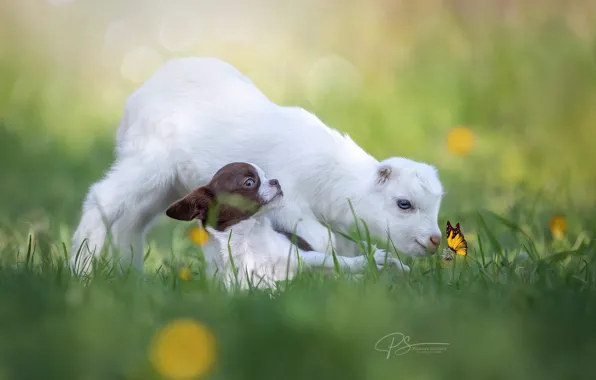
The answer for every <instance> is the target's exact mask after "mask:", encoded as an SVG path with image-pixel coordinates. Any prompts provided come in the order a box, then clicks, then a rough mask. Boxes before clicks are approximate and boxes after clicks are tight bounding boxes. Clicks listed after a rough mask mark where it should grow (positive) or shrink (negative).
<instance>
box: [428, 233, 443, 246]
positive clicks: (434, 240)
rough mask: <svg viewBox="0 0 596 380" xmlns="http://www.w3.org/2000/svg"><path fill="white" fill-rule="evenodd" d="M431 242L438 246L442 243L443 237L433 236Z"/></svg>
mask: <svg viewBox="0 0 596 380" xmlns="http://www.w3.org/2000/svg"><path fill="white" fill-rule="evenodd" d="M429 240H430V242H431V244H432V245H434V246H438V245H439V244H440V243H441V235H432V236H431V237H430V239H429Z"/></svg>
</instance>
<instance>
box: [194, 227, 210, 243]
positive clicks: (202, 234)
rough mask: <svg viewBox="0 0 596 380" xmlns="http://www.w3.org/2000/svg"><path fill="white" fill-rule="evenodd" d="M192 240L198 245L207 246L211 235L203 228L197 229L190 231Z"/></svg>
mask: <svg viewBox="0 0 596 380" xmlns="http://www.w3.org/2000/svg"><path fill="white" fill-rule="evenodd" d="M189 235H190V240H192V241H193V243H195V244H197V245H205V244H207V241H208V240H209V233H208V232H207V231H206V230H205V229H204V228H203V227H195V228H193V229H192V230H190V233H189Z"/></svg>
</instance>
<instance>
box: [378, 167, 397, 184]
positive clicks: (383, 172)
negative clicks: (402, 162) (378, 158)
mask: <svg viewBox="0 0 596 380" xmlns="http://www.w3.org/2000/svg"><path fill="white" fill-rule="evenodd" d="M392 175H393V168H392V167H391V166H389V165H386V164H381V165H379V167H378V169H377V179H376V182H377V183H378V184H383V183H385V182H387V181H388V180H389V179H390V178H391V176H392Z"/></svg>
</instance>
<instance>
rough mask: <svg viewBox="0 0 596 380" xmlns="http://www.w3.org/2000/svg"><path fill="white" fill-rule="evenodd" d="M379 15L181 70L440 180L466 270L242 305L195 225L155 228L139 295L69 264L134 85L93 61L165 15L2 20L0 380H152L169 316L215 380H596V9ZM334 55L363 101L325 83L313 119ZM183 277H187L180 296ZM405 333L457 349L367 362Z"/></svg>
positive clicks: (120, 277) (371, 278) (495, 7)
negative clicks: (250, 92) (558, 233)
mask: <svg viewBox="0 0 596 380" xmlns="http://www.w3.org/2000/svg"><path fill="white" fill-rule="evenodd" d="M132 2H133V0H131V2H130V3H131V4H132ZM108 3H110V4H111V2H106V4H108ZM114 3H115V2H114ZM369 3H370V2H369V1H366V2H359V1H353V2H350V4H351V5H350V6H345V7H344V6H343V5H342V6H341V7H339V6H338V7H329V8H328V9H323V8H321V9H317V10H316V12H315V13H316V17H315V16H312V15H310V13H308V12H306V13H304V12H302V13H301V12H299V11H296V12H290V13H292V14H291V17H288V19H287V20H285V19H284V20H285V21H286V23H285V24H287V29H288V30H289V32H288V31H286V32H287V34H283V33H281V34H280V36H281V37H279V38H280V40H281V41H283V43H280V44H276V43H274V42H271V41H270V40H268V39H267V38H268V37H269V36H273V35H276V33H274V32H271V31H266V32H264V34H262V35H260V38H261V40H259V41H257V42H250V43H249V42H237V43H230V42H225V41H220V40H218V39H216V38H214V39H213V42H212V44H207V43H205V44H202V43H200V44H199V45H197V46H195V47H193V48H189V50H188V51H184V52H183V53H184V54H199V55H217V56H220V57H223V58H225V59H227V60H229V61H231V62H232V63H234V64H235V65H237V66H238V67H240V68H241V69H242V70H243V71H245V72H247V73H250V75H251V77H252V78H253V79H254V81H255V82H256V83H257V85H258V86H259V87H261V88H262V89H263V91H264V92H265V93H266V94H268V95H269V96H271V97H272V98H273V99H274V100H275V101H278V102H280V103H283V104H295V105H300V106H304V107H305V108H307V109H309V110H311V111H313V112H314V113H315V114H316V115H317V116H319V117H320V118H321V119H322V120H323V121H325V122H326V123H327V124H329V125H330V126H332V127H334V128H337V129H339V130H342V131H346V132H349V133H350V135H351V136H352V137H353V138H354V140H355V141H356V142H357V143H359V144H360V145H361V146H362V147H363V148H364V149H366V150H367V151H369V152H371V154H373V155H374V156H375V157H377V158H379V159H383V158H385V157H387V156H390V155H404V156H408V157H411V158H414V159H418V160H424V161H427V162H430V163H432V164H434V165H436V166H437V167H438V169H439V173H440V177H441V179H442V181H443V183H444V187H445V190H446V196H445V199H444V202H443V204H442V208H441V212H440V215H439V223H440V226H441V228H442V229H444V226H445V224H446V221H447V220H450V221H451V222H452V223H456V222H459V223H460V224H461V226H462V230H463V232H464V234H465V236H466V238H467V240H468V242H469V247H470V248H469V254H468V256H467V257H465V258H463V257H458V258H457V260H455V262H451V263H447V264H446V263H443V262H442V261H441V259H440V257H438V255H437V257H432V258H427V259H416V260H414V259H410V258H408V259H407V260H406V261H407V264H408V265H410V266H411V268H412V272H411V273H410V274H408V275H406V276H400V275H398V274H397V273H394V272H391V271H389V272H387V271H382V272H380V273H378V272H377V271H375V270H373V269H370V270H368V271H367V272H366V273H365V274H364V276H363V277H362V278H352V277H350V276H347V275H336V276H331V277H327V278H323V277H322V276H320V275H319V274H318V273H302V274H301V275H300V276H298V278H296V279H294V280H292V281H290V282H288V283H285V284H281V285H280V288H279V289H276V290H273V291H259V290H251V291H249V292H237V291H232V292H226V291H223V290H222V289H221V288H220V287H219V286H217V284H214V283H212V282H211V281H209V279H206V278H204V277H203V276H201V274H200V272H201V270H200V261H201V260H200V251H199V249H198V247H196V246H193V245H192V243H191V242H190V241H189V239H188V237H187V229H188V228H189V225H188V224H186V223H185V224H181V223H176V222H175V221H172V220H167V219H166V218H161V219H160V220H159V221H158V222H157V224H156V226H155V227H154V228H153V229H152V230H151V231H150V233H149V234H148V236H147V241H148V244H147V249H148V251H149V253H148V257H147V262H146V272H145V275H144V276H142V277H141V276H138V275H136V274H131V273H127V274H118V273H116V272H113V271H110V270H109V269H108V268H104V269H102V270H99V271H98V273H96V275H95V276H94V277H93V279H92V280H88V279H77V278H73V277H71V275H70V273H69V272H68V271H67V270H66V269H65V268H64V260H65V257H66V256H67V255H68V254H69V252H68V250H69V247H70V239H71V235H72V232H73V230H74V228H75V227H76V225H77V223H78V218H79V217H80V208H81V203H82V200H83V198H84V196H85V193H86V191H87V189H88V187H89V186H90V185H91V184H92V183H93V182H94V181H96V180H97V179H98V178H100V176H101V175H102V174H103V172H104V171H105V170H106V169H107V168H108V167H109V165H110V163H111V162H112V160H113V147H114V135H115V129H116V126H117V124H118V119H119V117H120V114H121V112H122V107H123V104H124V100H125V97H126V96H127V95H128V94H129V93H130V92H131V91H132V90H133V89H134V88H135V86H136V85H138V83H130V82H127V81H125V80H124V79H123V78H122V77H121V75H120V71H119V69H120V68H119V67H108V68H106V67H105V66H102V64H101V62H102V60H101V57H100V56H101V51H102V49H101V44H98V42H97V41H103V39H104V32H105V28H106V26H107V25H108V24H109V22H111V21H113V19H114V18H115V14H116V12H117V11H118V12H122V15H128V16H129V17H131V18H134V17H137V16H138V17H139V18H138V19H136V21H137V24H138V25H136V27H138V28H139V34H140V35H143V36H145V35H146V36H154V35H157V33H155V31H154V30H151V31H147V30H145V29H142V28H147V29H150V28H151V27H152V25H153V24H152V21H147V22H146V23H145V20H146V19H147V20H152V18H151V17H153V16H155V15H152V13H151V12H152V11H151V10H152V9H153V8H151V6H150V5H143V7H145V6H146V7H147V10H146V14H145V13H142V12H141V13H140V14H139V15H137V13H138V12H136V9H137V8H135V7H134V6H132V5H130V7H131V9H132V8H134V9H135V11H134V12H133V11H127V10H126V7H124V6H123V7H122V9H119V10H117V11H116V10H110V11H105V12H103V11H102V12H98V11H97V9H95V10H94V9H92V8H89V6H90V5H88V4H87V3H86V2H84V1H82V0H80V1H78V2H74V3H73V4H72V5H66V6H64V7H61V8H51V9H50V8H48V9H45V8H44V10H43V12H41V13H39V14H43V16H44V17H42V18H39V17H34V16H35V14H33V13H32V12H31V11H30V10H29V11H24V13H18V12H17V11H16V9H21V8H19V6H21V5H22V4H24V3H19V2H16V1H14V2H12V3H11V4H12V5H14V7H12V8H11V10H10V11H9V10H7V11H6V12H4V11H3V12H0V18H2V20H1V22H0V178H1V179H2V181H1V182H0V380H4V379H19V380H20V379H60V380H65V379H78V380H81V379H139V380H140V379H159V378H160V377H159V374H158V373H157V372H156V371H155V369H154V368H153V366H152V364H151V363H150V361H149V360H148V347H149V343H150V341H151V338H152V336H153V334H154V333H155V332H156V331H157V330H158V329H159V328H160V327H162V326H164V325H165V324H167V323H169V322H171V321H173V320H175V319H178V318H194V319H196V320H198V321H201V322H203V323H205V324H206V325H207V326H209V328H210V329H211V330H212V331H213V333H214V334H215V336H216V340H217V346H218V351H217V366H216V367H215V370H214V372H212V373H211V374H210V376H209V378H212V379H226V380H229V379H259V380H267V379H276V380H277V379H301V380H302V379H358V380H360V379H401V378H407V379H414V380H417V379H420V380H424V379H457V380H460V379H464V378H470V379H501V378H502V379H523V380H527V379H592V378H594V375H593V373H594V368H595V366H594V365H593V364H592V363H593V358H594V357H595V356H596V329H595V328H594V326H595V323H596V282H595V276H596V262H595V261H596V240H595V239H596V207H595V202H596V191H594V189H596V170H594V162H596V155H595V151H594V141H596V128H595V127H594V126H595V125H596V113H595V112H594V109H595V108H594V107H593V105H594V104H595V102H596V50H595V47H596V40H595V39H594V36H596V27H594V25H596V22H594V21H596V13H595V9H594V7H593V6H590V5H589V4H588V3H587V2H586V3H585V4H584V3H577V4H575V3H573V4H571V3H570V4H563V3H560V4H559V3H558V2H544V4H541V5H540V6H532V5H529V3H528V4H519V5H515V4H513V5H512V4H509V3H508V4H509V5H507V6H505V5H503V4H504V3H503V2H500V1H496V0H494V1H487V2H486V4H485V5H486V8H482V7H473V6H472V3H470V4H468V5H467V6H466V7H464V6H463V5H462V4H463V3H462V4H460V2H453V4H451V3H449V4H447V3H448V2H439V1H432V0H427V1H422V2H416V3H415V4H418V5H415V4H414V3H409V4H410V5H407V6H406V5H403V6H401V7H396V8H391V9H389V10H386V9H384V8H383V6H382V5H381V2H374V1H373V3H374V4H375V5H374V6H373V5H368V4H369ZM373 3H370V4H373ZM456 3H457V4H456ZM20 4H21V5H20ZM144 4H145V3H144ZM404 4H405V3H404ZM107 6H108V5H106V7H107ZM297 6H298V5H297ZM271 7H274V5H271ZM305 7H308V5H305ZM468 7H469V9H468ZM506 8H507V9H506ZM509 8H512V9H513V8H514V9H513V10H511V9H509ZM23 9H24V8H23ZM106 9H111V8H106ZM11 12H13V13H11ZM126 12H129V13H126ZM189 12H190V11H189ZM313 12H314V11H313ZM158 13H159V12H158ZM286 13H287V12H286ZM315 13H313V14H315ZM91 14H93V15H94V16H93V17H90V15H91ZM6 15H8V17H3V16H6ZM147 15H149V16H151V15H152V16H151V17H149V16H147ZM371 15H373V16H374V15H377V16H375V17H376V18H375V17H373V16H371ZM379 15H381V16H379ZM386 16H387V17H386ZM197 17H198V16H197ZM255 17H256V16H255ZM280 17H281V16H280ZM262 24H263V25H268V26H269V27H271V28H276V27H281V26H276V25H273V26H271V25H269V24H266V23H262ZM280 24H284V23H280ZM83 30H84V31H85V32H82V31H83ZM340 31H341V33H339V32H340ZM208 32H209V24H208V23H206V24H205V33H208ZM257 35H258V33H257ZM151 38H153V37H147V41H149V42H147V41H145V43H148V44H150V45H151V46H154V47H155V49H156V50H157V51H158V52H159V53H160V54H162V55H163V56H164V57H169V56H171V55H173V54H172V53H170V52H167V51H164V49H163V47H160V45H159V42H155V41H154V40H151ZM262 41H266V42H262ZM123 43H124V42H123ZM330 53H333V54H338V55H341V56H342V57H344V58H345V59H347V60H348V61H349V62H351V64H352V65H353V68H354V69H355V70H356V72H357V73H359V77H358V78H359V81H360V82H359V83H360V87H358V91H356V92H354V93H352V92H350V91H349V89H350V88H352V87H350V86H352V85H353V83H352V82H350V77H349V75H348V74H349V71H341V70H339V69H338V70H335V71H334V70H332V71H331V72H329V73H327V74H329V76H332V75H330V74H334V75H335V77H336V78H339V81H337V82H334V84H333V85H332V86H331V88H329V89H327V92H325V93H324V94H323V95H322V96H319V97H318V98H317V100H316V101H314V102H313V101H312V99H311V96H309V86H308V84H309V83H310V82H309V80H310V79H309V72H310V68H311V67H312V65H313V63H314V62H315V61H316V60H317V59H318V57H320V56H325V55H327V54H330ZM282 58H284V59H285V61H284V62H285V63H284V65H281V64H280V63H279V62H281V61H283V59H282ZM286 61H287V62H286ZM339 67H340V68H341V67H342V66H339ZM342 75H343V76H342ZM344 79H345V81H344ZM344 82H345V83H344ZM346 86H347V87H346ZM106 93H107V94H108V95H109V96H106V95H105V94H106ZM319 95H320V94H319ZM460 125H463V126H466V127H468V128H470V129H471V130H472V131H473V132H474V134H475V136H476V140H475V145H474V149H473V150H472V151H471V152H470V153H469V154H468V155H466V156H455V155H453V154H451V153H450V152H449V150H448V149H447V145H446V141H447V133H448V132H449V130H450V128H452V127H454V126H460ZM282 186H283V184H282ZM556 215H562V216H564V217H565V218H566V219H567V221H568V224H569V228H568V230H567V231H566V233H565V235H564V236H563V237H562V238H560V239H555V238H554V237H553V234H552V232H551V231H550V228H549V220H550V218H551V217H553V216H556ZM443 247H445V242H443V243H442V247H441V248H443ZM402 258H403V256H402ZM182 267H190V268H192V270H193V272H194V273H195V275H194V277H193V279H192V280H190V281H183V280H181V279H180V278H178V277H177V275H176V274H177V272H178V270H179V269H180V268H182ZM397 332H399V333H402V334H405V335H407V336H409V337H410V344H414V343H432V342H434V343H448V344H449V345H448V346H444V347H446V350H445V351H442V352H441V353H439V354H424V353H417V352H409V353H407V354H405V355H400V356H398V355H393V356H391V357H389V358H386V352H383V351H379V350H376V349H375V344H376V343H377V342H378V341H379V340H380V339H381V338H383V337H385V336H387V335H388V334H391V333H397ZM382 342H387V341H386V340H382ZM395 344H397V342H395ZM423 347H424V346H423ZM377 348H379V346H377Z"/></svg>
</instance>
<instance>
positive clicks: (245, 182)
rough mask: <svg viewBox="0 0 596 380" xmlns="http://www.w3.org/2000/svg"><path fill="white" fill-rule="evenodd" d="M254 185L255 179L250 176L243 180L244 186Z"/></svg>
mask: <svg viewBox="0 0 596 380" xmlns="http://www.w3.org/2000/svg"><path fill="white" fill-rule="evenodd" d="M254 185H255V180H254V179H252V178H249V179H247V180H246V181H244V186H246V187H253V186H254Z"/></svg>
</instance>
